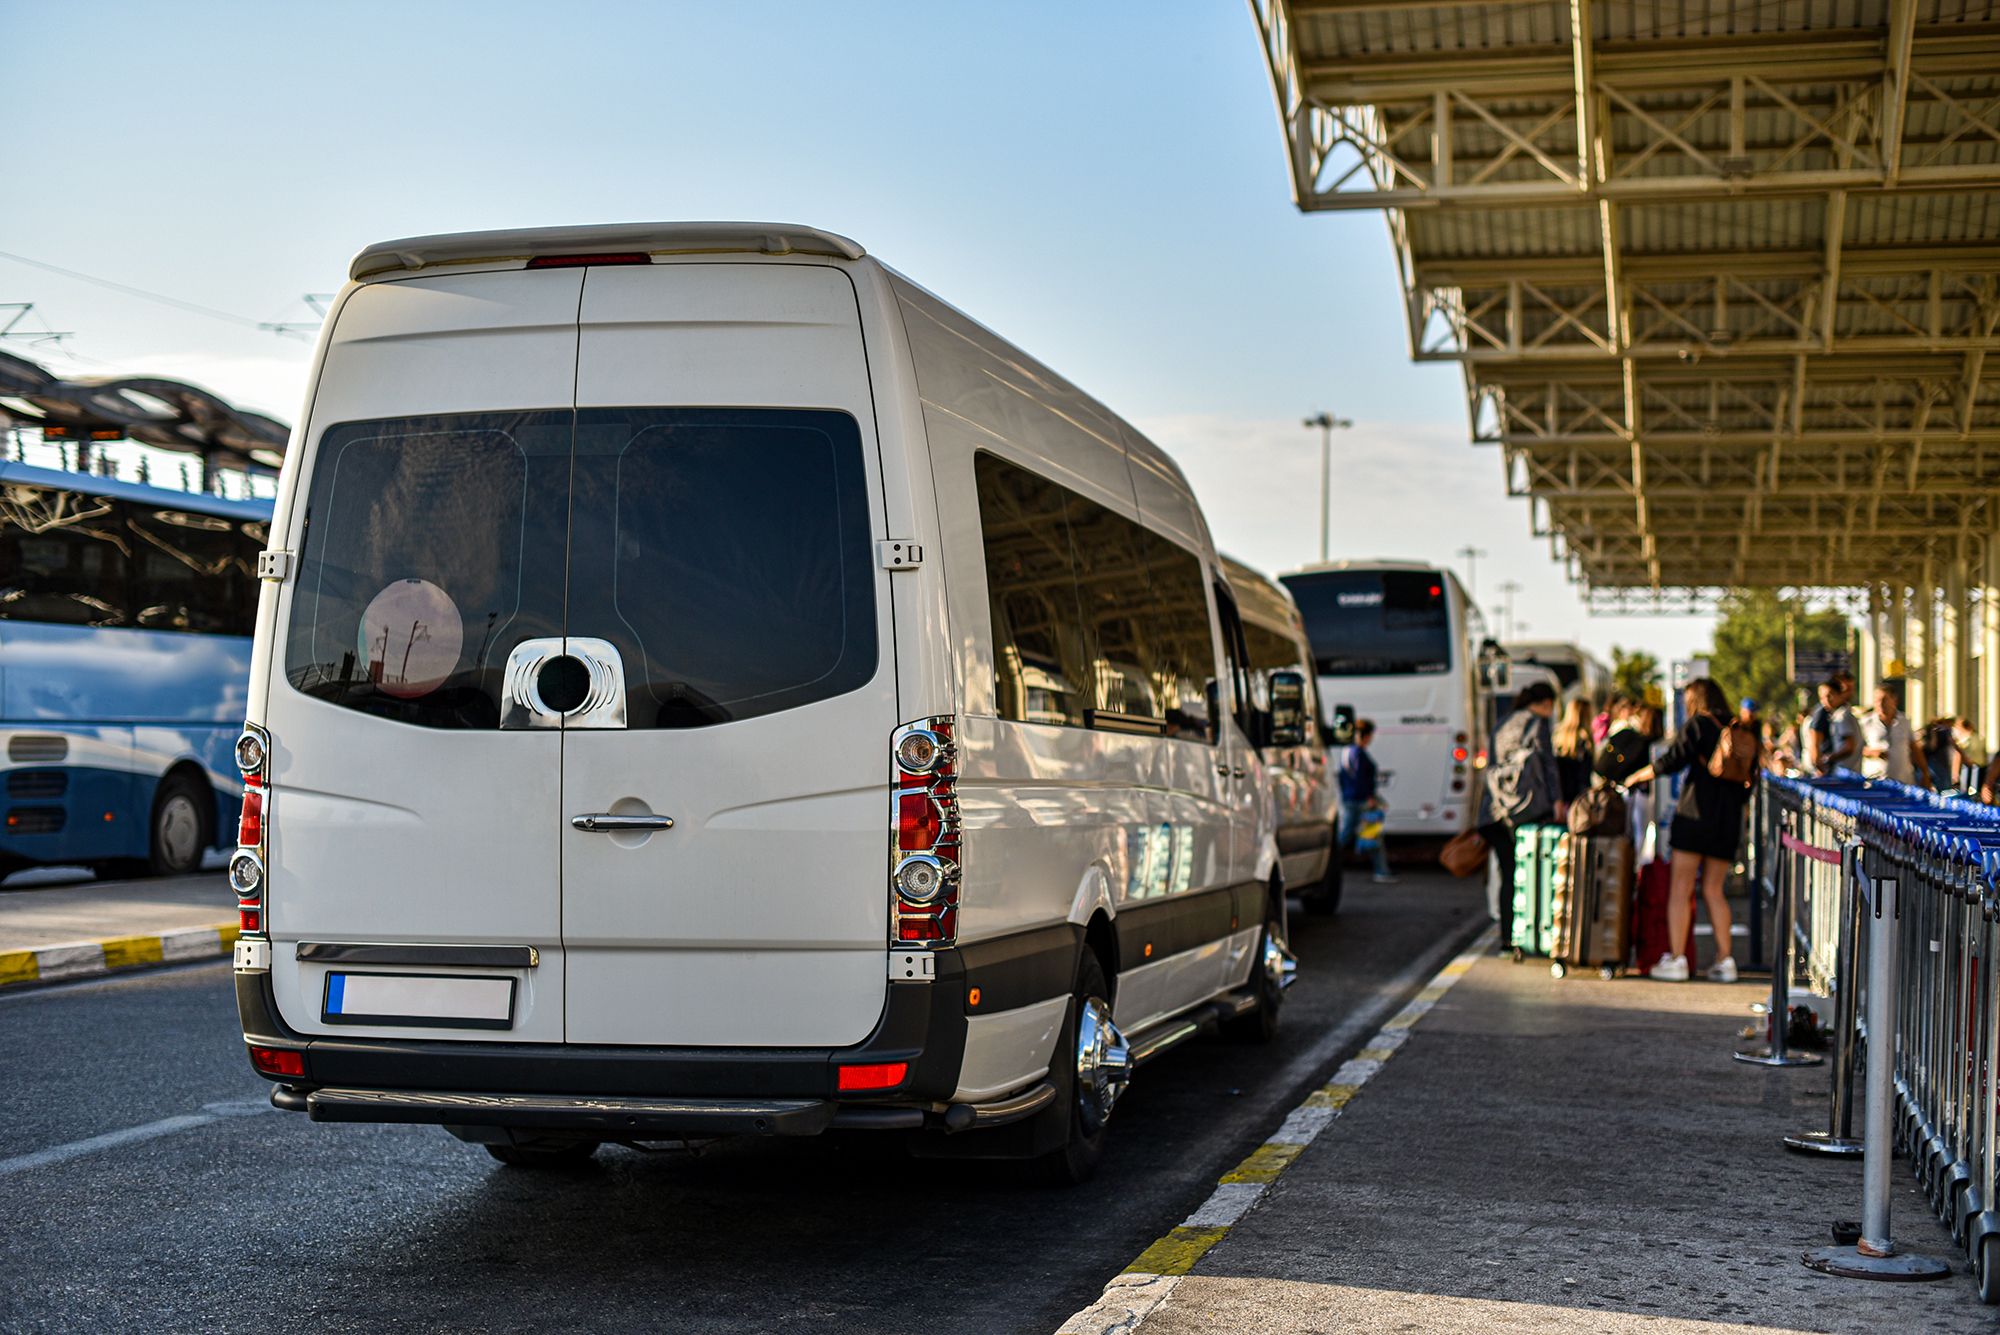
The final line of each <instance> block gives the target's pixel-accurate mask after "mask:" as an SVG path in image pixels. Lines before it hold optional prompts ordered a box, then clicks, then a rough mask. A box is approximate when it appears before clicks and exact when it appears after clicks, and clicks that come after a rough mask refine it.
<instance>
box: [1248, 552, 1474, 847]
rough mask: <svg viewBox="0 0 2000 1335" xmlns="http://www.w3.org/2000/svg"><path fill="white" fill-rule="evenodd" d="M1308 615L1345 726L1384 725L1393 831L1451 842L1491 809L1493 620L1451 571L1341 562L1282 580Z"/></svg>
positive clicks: (1381, 742)
mask: <svg viewBox="0 0 2000 1335" xmlns="http://www.w3.org/2000/svg"><path fill="white" fill-rule="evenodd" d="M1280 582H1281V583H1283V584H1284V586H1285V587H1286V588H1287V589H1288V590H1290V591H1291V595H1292V598H1293V599H1294V600H1295V601H1296V602H1297V603H1298V605H1299V610H1300V612H1302V613H1303V614H1304V615H1305V621H1306V633H1307V634H1308V635H1310V636H1311V637H1312V646H1313V654H1314V657H1315V658H1316V660H1317V664H1316V666H1317V669H1318V674H1319V694H1320V700H1321V701H1322V705H1323V707H1324V708H1326V709H1328V710H1329V711H1331V715H1332V717H1333V718H1334V719H1335V720H1336V721H1337V723H1338V724H1339V725H1340V726H1341V727H1345V726H1347V725H1350V724H1352V722H1354V721H1355V720H1357V719H1362V718H1369V719H1373V720H1374V721H1375V739H1374V741H1373V743H1371V745H1370V747H1369V753H1370V754H1371V755H1372V756H1373V757H1374V759H1375V763H1376V765H1377V767H1378V768H1379V770H1380V773H1381V786H1382V793H1381V796H1382V800H1383V802H1384V804H1385V807H1386V810H1385V812H1384V819H1383V829H1384V831H1385V832H1386V833H1387V834H1390V835H1393V836H1427V837H1432V838H1438V837H1449V836H1451V835H1454V834H1457V833H1459V832H1460V831H1462V830H1466V829H1470V828H1471V827H1472V825H1473V824H1474V822H1475V821H1476V820H1477V819H1478V814H1479V779H1478V774H1477V771H1476V770H1475V768H1474V766H1473V764H1472V753H1473V749H1474V748H1476V747H1478V746H1480V745H1481V744H1482V743H1483V740H1484V739H1483V738H1481V737H1480V735H1479V733H1480V720H1479V715H1480V711H1479V706H1480V678H1479V666H1480V653H1479V650H1480V645H1481V644H1482V643H1483V642H1484V640H1485V635H1486V632H1485V623H1484V620H1483V619H1482V618H1481V617H1480V615H1479V609H1478V608H1477V607H1475V606H1473V604H1472V602H1471V600H1470V599H1468V598H1467V597H1466V596H1465V588H1464V586H1463V585H1461V584H1460V583H1459V582H1458V578H1457V576H1455V575H1453V574H1452V573H1451V572H1450V571H1449V570H1442V569H1439V568H1438V567H1437V566H1434V565H1429V564H1426V563H1423V562H1417V561H1379V560H1377V561H1334V562H1329V563H1326V564H1322V565H1315V566H1308V567H1307V568H1306V569H1304V570H1300V571H1296V572H1294V573H1292V574H1289V575H1284V576H1281V577H1280Z"/></svg>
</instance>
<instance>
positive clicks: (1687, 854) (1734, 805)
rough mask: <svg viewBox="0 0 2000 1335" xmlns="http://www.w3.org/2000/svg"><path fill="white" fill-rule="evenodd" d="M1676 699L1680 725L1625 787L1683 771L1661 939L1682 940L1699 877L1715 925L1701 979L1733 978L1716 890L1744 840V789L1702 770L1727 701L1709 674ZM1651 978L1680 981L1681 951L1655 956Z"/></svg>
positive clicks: (1723, 900) (1683, 974)
mask: <svg viewBox="0 0 2000 1335" xmlns="http://www.w3.org/2000/svg"><path fill="white" fill-rule="evenodd" d="M1682 698H1683V700H1684V701H1685V703H1686V706H1687V722H1686V723H1684V724H1682V725H1681V730H1680V732H1679V733H1677V734H1676V735H1675V737H1674V740H1673V741H1672V742H1671V743H1670V744H1668V746H1667V749H1666V750H1665V751H1663V752H1661V753H1660V755H1659V757H1658V758H1657V759H1656V760H1654V761H1653V763H1652V764H1650V765H1648V766H1646V767H1645V768H1644V769H1642V770H1640V771H1638V772H1637V773H1636V774H1634V775H1632V777H1631V778H1629V779H1627V780H1626V781H1625V784H1626V786H1627V787H1637V786H1638V785H1640V784H1642V783H1647V782H1649V781H1651V780H1653V779H1655V778H1658V777H1661V776H1663V775H1668V774H1679V773H1681V772H1682V771H1686V773H1687V778H1686V779H1685V780H1684V781H1683V782H1682V783H1681V797H1680V801H1679V802H1678V803H1677V804H1676V805H1675V807H1674V823H1673V825H1672V827H1671V828H1670V829H1669V830H1668V831H1667V847H1668V848H1670V849H1671V850H1673V862H1672V875H1673V880H1672V887H1673V888H1672V893H1671V896H1670V898H1669V899H1668V900H1667V940H1668V941H1685V940H1687V939H1688V935H1687V933H1688V925H1689V924H1690V923H1691V922H1693V921H1694V888H1695V883H1696V881H1697V880H1699V881H1700V883H1701V897H1702V901H1703V902H1704V903H1705V904H1707V905H1708V921H1709V923H1710V924H1711V925H1712V926H1713V927H1714V928H1715V962H1714V963H1713V964H1711V965H1709V968H1708V976H1709V978H1710V979H1712V980H1713V981H1715V982H1718V983H1733V982H1735V981H1736V958H1735V955H1734V953H1733V943H1732V941H1731V939H1730V935H1729V931H1730V921H1729V900H1728V897H1727V896H1726V895H1725V894H1724V893H1723V888H1724V886H1725V885H1726V884H1727V883H1728V880H1729V869H1730V868H1731V867H1732V866H1734V865H1735V862H1736V848H1737V844H1738V842H1739V841H1740V840H1741V839H1742V837H1743V807H1744V804H1745V803H1746V802H1747V801H1748V800H1749V797H1750V789H1749V788H1747V787H1746V786H1744V785H1743V784H1740V783H1731V782H1729V781H1728V780H1726V779H1718V778H1716V777H1715V776H1714V775H1713V774H1710V773H1709V772H1708V758H1709V757H1710V756H1711V755H1713V754H1714V753H1715V748H1716V747H1717V746H1719V745H1720V744H1721V742H1722V728H1723V725H1724V724H1725V723H1726V722H1728V720H1729V700H1728V698H1727V697H1726V696H1724V695H1723V693H1722V688H1721V687H1720V686H1717V685H1716V684H1715V682H1714V681H1713V680H1712V679H1710V678H1708V677H1696V678H1695V679H1694V680H1693V681H1691V682H1689V683H1688V684H1687V690H1686V692H1685V694H1684V695H1683V697H1682ZM1651 976H1652V977H1654V978H1657V979H1660V980H1661V981H1663V982H1684V981H1685V980H1686V979H1687V976H1688V959H1687V956H1685V955H1662V956H1661V957H1660V961H1659V963H1657V964H1655V965H1654V966H1653V967H1652V970H1651Z"/></svg>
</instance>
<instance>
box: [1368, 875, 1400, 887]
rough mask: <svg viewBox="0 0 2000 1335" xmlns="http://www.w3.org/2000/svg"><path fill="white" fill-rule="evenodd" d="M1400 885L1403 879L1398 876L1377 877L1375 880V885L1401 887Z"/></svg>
mask: <svg viewBox="0 0 2000 1335" xmlns="http://www.w3.org/2000/svg"><path fill="white" fill-rule="evenodd" d="M1402 883H1403V878H1402V877H1400V876H1377V877H1376V878H1375V884H1377V885H1401V884H1402Z"/></svg>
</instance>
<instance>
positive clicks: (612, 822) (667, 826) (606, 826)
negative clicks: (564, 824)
mask: <svg viewBox="0 0 2000 1335" xmlns="http://www.w3.org/2000/svg"><path fill="white" fill-rule="evenodd" d="M569 823H570V824H571V825H573V826H575V827H576V828H577V829H579V830H582V831H584V832H585V833H587V834H617V833H618V832H619V831H621V830H671V829H673V828H674V818H673V817H672V816H614V815H612V814H611V813H610V812H608V811H593V812H591V813H590V814H589V815H585V816H571V817H570V818H569Z"/></svg>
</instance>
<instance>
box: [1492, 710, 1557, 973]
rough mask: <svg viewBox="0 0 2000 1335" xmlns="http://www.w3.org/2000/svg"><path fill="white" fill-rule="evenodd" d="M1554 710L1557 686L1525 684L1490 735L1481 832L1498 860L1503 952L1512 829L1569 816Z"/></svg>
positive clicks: (1510, 895)
mask: <svg viewBox="0 0 2000 1335" xmlns="http://www.w3.org/2000/svg"><path fill="white" fill-rule="evenodd" d="M1555 712H1556V690H1555V687H1553V686H1551V685H1549V684H1548V683H1547V682H1545V681H1538V682H1534V683H1533V684H1531V685H1528V686H1523V687H1522V688H1521V691H1520V694H1518V695H1516V696H1515V697H1514V712H1513V713H1511V714H1509V715H1508V716H1507V721H1506V722H1505V723H1503V724H1501V725H1500V731H1499V732H1497V733H1495V734H1494V735H1493V752H1492V755H1493V768H1492V770H1491V771H1490V772H1489V773H1488V775H1487V779H1486V801H1487V816H1488V820H1487V823H1486V824H1485V825H1482V826H1480V827H1479V835H1480V837H1481V838H1482V839H1484V840H1485V841H1486V843H1487V846H1488V847H1490V848H1491V849H1492V850H1493V856H1494V859H1495V860H1496V861H1498V862H1499V864H1500V886H1499V894H1498V896H1497V900H1496V902H1495V903H1493V904H1492V905H1491V908H1492V911H1493V918H1494V921H1496V922H1498V923H1499V924H1500V949H1501V951H1502V952H1503V953H1504V952H1505V951H1507V950H1508V949H1511V948H1512V945H1513V940H1514V831H1515V830H1516V829H1517V828H1519V827H1520V826H1523V825H1535V824H1540V823H1543V822H1546V821H1550V820H1554V821H1561V820H1562V819H1563V817H1564V816H1565V815H1567V814H1568V804H1567V803H1565V802H1564V801H1563V800H1562V777H1561V774H1560V773H1559V771H1558V770H1557V768H1556V748H1555V741H1554V738H1553V736H1552V735H1551V732H1550V727H1549V720H1550V719H1551V718H1553V717H1554V716H1555Z"/></svg>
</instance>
